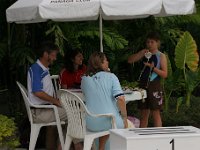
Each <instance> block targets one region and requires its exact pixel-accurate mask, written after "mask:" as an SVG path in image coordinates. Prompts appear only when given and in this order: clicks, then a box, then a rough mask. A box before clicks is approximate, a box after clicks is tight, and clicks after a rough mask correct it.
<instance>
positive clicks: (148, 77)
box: [128, 32, 167, 128]
mask: <svg viewBox="0 0 200 150" xmlns="http://www.w3.org/2000/svg"><path fill="white" fill-rule="evenodd" d="M146 47H147V48H146V49H143V50H141V51H139V52H137V53H135V54H132V55H131V56H130V57H129V58H128V63H134V62H137V61H139V60H143V68H142V69H141V74H140V76H139V84H140V87H141V88H144V89H146V90H147V99H146V100H145V102H142V101H139V104H138V108H139V109H140V113H141V120H140V127H141V128H145V127H147V126H148V119H149V115H150V112H151V113H152V116H153V122H154V126H155V127H161V126H162V119H161V115H160V111H161V110H162V106H163V89H162V85H161V82H160V81H161V78H166V77H167V59H166V56H165V54H164V53H162V52H160V51H159V48H160V36H159V34H158V33H157V32H150V33H149V34H148V36H147V40H146Z"/></svg>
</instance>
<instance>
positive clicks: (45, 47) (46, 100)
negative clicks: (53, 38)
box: [27, 42, 67, 150]
mask: <svg viewBox="0 0 200 150" xmlns="http://www.w3.org/2000/svg"><path fill="white" fill-rule="evenodd" d="M37 51H38V53H37V54H38V60H37V61H36V63H34V64H33V65H32V66H31V67H30V68H29V70H28V78H27V85H28V96H29V99H30V101H31V103H33V104H37V105H41V104H53V105H56V106H57V109H58V113H59V117H60V119H61V120H63V121H66V120H67V116H66V113H65V110H64V109H63V108H61V107H60V106H61V104H60V101H59V100H58V99H57V98H56V97H55V92H54V88H53V84H52V81H51V77H50V73H49V68H48V67H49V65H51V64H52V63H53V62H54V61H55V60H56V57H57V53H58V52H59V49H58V46H56V45H55V44H53V43H51V42H45V43H42V44H41V46H40V48H39V49H38V50H37ZM32 111H33V119H34V121H35V122H51V121H55V115H54V112H53V110H52V109H33V110H32ZM52 129H53V130H52ZM52 131H53V132H52ZM55 132H56V128H52V127H48V128H47V145H46V146H47V150H55V149H56V148H55V145H56V144H55V142H53V141H55V140H53V141H52V137H55Z"/></svg>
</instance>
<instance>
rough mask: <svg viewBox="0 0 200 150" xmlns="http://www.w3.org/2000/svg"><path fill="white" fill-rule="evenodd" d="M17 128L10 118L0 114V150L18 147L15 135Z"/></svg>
mask: <svg viewBox="0 0 200 150" xmlns="http://www.w3.org/2000/svg"><path fill="white" fill-rule="evenodd" d="M16 131H17V127H16V125H15V122H14V120H13V119H12V118H8V117H7V116H5V115H2V114H0V149H1V150H9V149H14V148H15V147H17V146H18V145H19V139H18V137H17V135H16Z"/></svg>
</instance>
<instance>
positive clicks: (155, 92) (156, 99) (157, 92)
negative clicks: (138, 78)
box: [138, 80, 163, 110]
mask: <svg viewBox="0 0 200 150" xmlns="http://www.w3.org/2000/svg"><path fill="white" fill-rule="evenodd" d="M144 85H145V84H143V83H140V85H139V86H140V88H144ZM146 90H147V98H146V99H145V102H142V101H138V108H139V109H150V110H158V109H159V110H162V108H163V89H162V85H161V83H160V80H156V81H151V82H149V85H148V88H146Z"/></svg>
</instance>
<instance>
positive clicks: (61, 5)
mask: <svg viewBox="0 0 200 150" xmlns="http://www.w3.org/2000/svg"><path fill="white" fill-rule="evenodd" d="M194 11H195V2H194V0H151V1H149V0H18V1H17V2H15V3H14V4H13V5H11V6H10V7H9V8H8V9H7V10H6V17H7V21H8V22H17V23H35V22H45V21H47V20H53V21H84V20H96V19H98V16H99V14H100V13H101V14H102V18H103V19H105V20H120V19H132V18H144V17H147V16H149V15H154V16H170V15H186V14H192V13H194Z"/></svg>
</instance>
